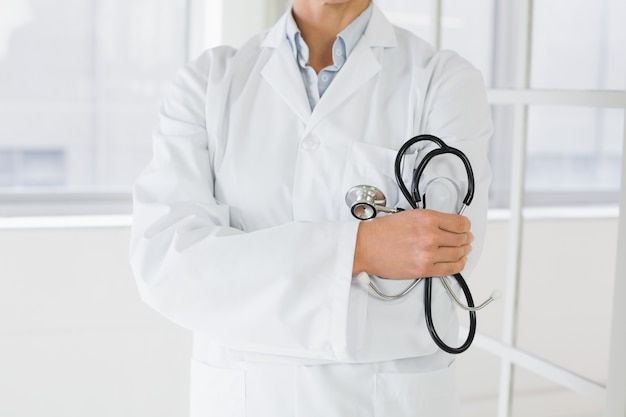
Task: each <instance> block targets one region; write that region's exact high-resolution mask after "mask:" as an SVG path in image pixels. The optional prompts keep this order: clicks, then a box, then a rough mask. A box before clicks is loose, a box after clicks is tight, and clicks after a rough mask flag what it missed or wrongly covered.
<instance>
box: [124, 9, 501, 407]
mask: <svg viewBox="0 0 626 417" xmlns="http://www.w3.org/2000/svg"><path fill="white" fill-rule="evenodd" d="M159 116H160V121H159V123H158V126H157V127H156V129H155V130H154V134H153V141H154V148H153V151H154V155H153V159H152V161H151V162H150V164H149V165H148V167H147V168H146V169H145V170H144V171H143V173H142V174H141V175H140V177H139V178H138V180H137V183H136V186H135V190H134V220H133V228H132V239H131V240H132V242H131V250H130V257H131V264H132V266H133V270H134V273H135V275H136V279H137V283H138V287H139V290H140V294H141V296H142V298H143V300H145V302H146V303H148V304H149V305H151V306H152V307H153V308H155V309H156V310H158V311H159V312H161V313H162V314H164V315H165V316H166V317H168V318H170V319H171V320H173V321H174V322H176V323H178V324H179V325H181V326H184V327H185V328H188V329H191V330H192V331H193V332H194V350H193V360H192V371H191V378H192V381H191V407H190V409H191V415H192V416H193V417H199V416H219V417H244V416H247V417H261V416H263V417H288V416H289V417H296V416H298V417H320V416H324V417H347V416H358V417H381V416H385V417H408V416H420V417H421V416H437V417H447V416H450V417H452V416H456V415H457V403H456V401H455V389H454V385H455V384H454V374H453V371H452V369H453V368H452V367H451V365H452V362H453V359H452V357H451V356H450V355H448V354H446V353H445V352H442V351H441V350H439V349H438V348H437V346H436V345H435V344H434V342H433V341H432V339H431V337H430V336H429V334H428V331H427V328H426V325H425V320H424V313H423V310H424V308H423V302H422V299H423V288H422V287H423V285H419V286H418V287H417V288H416V289H415V290H414V291H413V292H411V293H410V294H409V295H407V296H406V297H404V298H403V299H401V300H399V301H396V302H391V303H388V302H383V301H380V300H378V299H376V298H373V297H371V296H369V295H368V291H367V288H365V287H364V286H363V285H362V284H360V283H359V282H358V281H357V280H356V279H355V278H354V277H355V275H356V274H357V273H359V272H361V271H366V272H368V273H369V274H372V275H376V276H379V277H384V278H385V279H379V285H381V286H383V287H384V289H386V290H388V292H390V293H393V292H395V291H397V289H400V288H404V287H405V286H406V285H407V282H408V281H406V280H407V279H411V278H415V277H430V276H446V275H450V274H453V273H456V272H459V271H462V270H465V272H466V273H467V272H468V270H469V269H471V265H472V264H474V263H475V261H476V257H477V255H476V254H477V252H478V250H477V249H478V248H480V246H481V242H482V235H483V229H484V223H485V214H486V201H487V186H488V182H489V179H490V171H489V167H488V163H487V159H486V155H487V141H488V138H489V136H490V135H491V131H492V127H491V122H490V115H489V110H488V106H487V103H486V97H485V92H484V87H483V83H482V79H481V76H480V74H479V73H478V72H477V71H476V69H474V68H473V67H472V66H471V65H469V64H468V63H467V62H466V61H465V60H463V59H462V58H460V57H459V56H458V55H456V54H454V53H450V52H437V51H434V50H433V49H432V48H431V47H430V46H429V45H428V44H426V43H425V42H424V41H422V40H420V39H419V38H417V37H415V36H414V35H412V34H410V33H409V32H407V31H405V30H402V29H399V28H397V27H395V26H392V25H391V24H390V23H389V22H388V21H387V20H386V18H385V17H384V15H383V14H382V13H381V11H380V10H379V9H378V8H377V7H376V5H374V4H372V3H371V2H370V1H369V0H295V1H294V2H293V4H292V6H291V7H290V9H289V10H288V11H287V12H286V14H285V15H284V16H283V17H282V18H281V19H280V20H279V22H278V23H276V25H275V26H274V27H273V28H271V29H270V30H268V31H267V32H265V33H262V34H260V35H258V36H256V37H254V38H252V39H251V40H250V41H249V42H247V43H246V44H245V45H244V46H242V47H241V48H240V49H238V50H236V49H233V48H230V47H219V48H214V49H210V50H208V51H206V52H205V53H204V54H203V55H202V56H200V57H199V58H198V59H197V60H195V61H194V62H192V63H190V64H189V65H187V66H186V67H185V68H184V69H183V70H182V71H181V72H180V73H179V75H178V77H177V79H176V81H175V83H174V84H173V88H172V90H171V92H170V93H169V95H168V97H167V98H166V100H165V101H164V103H163V106H162V109H161V111H160V115H159ZM420 133H430V134H434V135H437V136H439V137H441V138H443V139H444V140H446V141H447V142H448V143H449V144H450V145H451V146H455V147H457V148H459V149H460V150H462V151H463V152H465V153H466V154H467V156H468V157H469V159H470V161H471V162H472V164H473V167H474V171H475V177H476V193H475V198H474V203H473V204H472V205H471V207H470V208H469V209H468V210H467V211H466V213H465V215H466V216H467V217H465V216H459V215H456V214H445V213H441V212H436V211H431V210H407V211H404V212H402V213H399V214H394V215H389V216H385V217H379V218H376V219H373V220H369V221H366V222H358V221H356V220H354V219H352V218H351V215H350V210H349V209H348V208H347V207H346V205H345V202H344V195H345V193H346V191H347V190H348V189H349V188H350V187H352V186H354V185H358V184H371V185H375V186H377V187H378V188H380V189H382V190H383V191H384V192H385V194H386V195H387V198H388V205H402V204H403V203H402V202H401V201H400V198H399V192H398V190H397V186H396V184H395V182H394V180H393V178H394V177H393V175H394V174H393V162H394V159H395V156H396V151H397V150H398V148H399V147H400V146H401V145H402V144H403V143H404V141H406V140H407V139H409V138H411V137H412V136H415V135H416V134H420ZM420 152H421V151H420V149H417V150H416V151H415V152H414V153H413V154H411V155H409V156H408V157H409V158H417V157H419V153H420ZM404 165H405V168H404V169H405V170H406V173H405V174H406V175H407V177H410V172H411V168H412V167H411V164H410V163H406V164H404ZM434 170H435V171H436V172H434V173H431V174H430V175H441V176H446V177H453V178H455V179H457V181H458V182H460V183H461V184H465V185H466V182H467V181H466V179H465V172H464V171H463V169H462V167H458V166H457V165H455V164H454V163H450V162H445V161H442V162H441V163H439V164H437V166H436V167H435V168H434ZM470 219H471V222H472V232H470ZM472 233H473V234H472ZM474 236H476V239H475V240H474ZM472 241H473V243H472ZM470 244H471V245H470ZM471 246H473V247H474V251H473V252H472V255H471V256H468V254H469V252H470V249H471ZM468 259H469V262H467V261H468ZM440 292H442V293H443V290H440ZM435 300H436V301H435V302H434V303H433V307H432V308H433V315H434V316H435V322H436V325H437V329H438V332H439V334H440V335H443V336H444V339H446V340H448V341H451V342H452V343H454V342H455V341H456V340H457V337H456V336H457V334H458V323H457V321H456V315H455V312H454V309H453V307H452V306H451V303H450V302H449V299H448V297H447V296H444V295H442V296H439V297H438V294H435Z"/></svg>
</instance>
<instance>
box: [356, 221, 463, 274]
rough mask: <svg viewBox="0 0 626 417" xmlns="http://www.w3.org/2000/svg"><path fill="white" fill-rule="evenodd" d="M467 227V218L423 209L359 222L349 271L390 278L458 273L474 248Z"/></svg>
mask: <svg viewBox="0 0 626 417" xmlns="http://www.w3.org/2000/svg"><path fill="white" fill-rule="evenodd" d="M470 226H471V224H470V221H469V219H468V218H467V217H464V216H461V215H458V214H448V213H441V212H438V211H433V210H421V209H420V210H405V211H402V212H400V213H397V214H393V215H388V216H383V217H377V218H374V219H372V220H367V221H362V222H361V223H360V224H359V229H358V233H357V240H356V249H355V253H354V264H353V271H352V272H353V273H359V272H362V271H365V272H367V273H368V274H373V275H377V276H379V277H381V278H389V279H413V278H423V277H441V276H448V275H453V274H456V273H458V272H461V271H462V270H463V268H465V262H466V261H467V255H468V254H469V253H470V251H471V250H472V247H471V243H472V240H474V236H473V235H472V233H471V232H470Z"/></svg>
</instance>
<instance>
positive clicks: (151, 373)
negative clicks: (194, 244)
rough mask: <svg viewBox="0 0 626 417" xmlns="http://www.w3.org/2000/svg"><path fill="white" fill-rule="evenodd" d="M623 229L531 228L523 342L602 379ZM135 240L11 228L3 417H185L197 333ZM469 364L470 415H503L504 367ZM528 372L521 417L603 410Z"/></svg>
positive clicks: (490, 255) (488, 273)
mask: <svg viewBox="0 0 626 417" xmlns="http://www.w3.org/2000/svg"><path fill="white" fill-rule="evenodd" d="M616 225H617V220H616V219H599V220H598V219H596V220H553V221H542V220H533V221H529V222H528V224H527V227H526V229H525V237H526V244H525V246H524V268H523V269H524V271H523V281H522V288H521V293H522V294H521V300H520V303H521V304H520V308H521V313H522V315H523V318H522V320H521V321H520V337H519V340H520V345H521V346H522V347H524V348H525V349H527V350H528V351H530V352H532V353H534V354H537V355H539V356H542V357H544V358H547V359H549V360H551V361H553V362H555V363H557V364H560V365H562V366H566V367H568V368H572V369H574V370H575V371H576V372H578V373H580V374H582V375H585V376H587V377H588V378H590V379H593V380H597V381H600V382H603V381H605V380H606V377H607V372H608V371H607V365H606V364H607V360H608V338H609V324H610V323H609V322H610V320H609V318H610V307H611V305H610V304H611V300H612V298H611V296H610V294H611V289H612V280H613V277H614V265H615V262H614V260H615V242H616V229H617V226H616ZM488 227H489V229H488V235H487V236H488V238H487V243H486V248H485V252H484V254H483V257H482V260H481V263H480V265H479V266H478V268H477V270H476V272H475V274H474V275H473V277H472V278H471V279H470V286H471V287H472V289H473V292H474V295H475V298H477V299H479V300H482V299H483V298H485V297H486V296H488V294H489V293H490V292H491V289H493V288H498V287H499V288H500V289H503V285H504V284H503V280H502V277H503V276H504V271H505V262H506V259H505V256H506V241H507V234H508V224H507V222H505V221H491V222H490V223H489V226H488ZM127 242H128V228H127V227H107V228H99V227H98V228H54V229H2V228H0V254H1V255H0V416H12V417H39V416H46V417H55V416H59V417H61V416H63V417H84V416H90V417H100V416H107V417H108V416H133V417H143V416H146V417H148V416H149V417H158V416H163V417H165V416H168V417H170V416H184V415H186V410H187V391H188V381H187V379H188V368H187V364H188V358H189V356H190V345H191V336H190V334H189V332H187V331H185V330H183V329H180V328H178V327H176V326H174V325H172V324H170V323H169V322H167V321H166V320H165V319H163V318H161V316H159V315H158V314H157V313H155V312H153V311H152V310H150V309H149V308H147V307H145V306H144V305H143V304H142V303H141V301H140V300H139V297H138V295H137V291H136V288H135V285H134V281H133V278H132V276H131V273H130V270H129V267H128V264H127ZM501 312H502V306H501V305H498V304H496V305H495V306H492V307H489V308H488V309H486V310H484V311H482V312H480V313H479V314H478V329H479V331H480V332H485V333H486V334H488V335H492V336H494V337H497V336H498V335H499V333H500V330H501V329H500V327H501V321H500V317H501ZM458 363H459V366H458V372H459V380H460V390H461V395H462V400H463V409H464V415H465V416H481V417H483V416H494V415H496V392H497V387H498V369H499V368H498V367H499V362H498V360H497V359H495V358H493V357H491V356H490V355H487V354H486V353H485V352H483V351H481V350H479V349H471V350H470V351H469V352H467V353H466V354H465V355H463V356H462V357H461V358H460V359H459V361H458ZM519 374H520V375H519V378H518V380H517V381H518V382H519V384H518V393H517V396H516V408H515V410H516V415H520V416H521V415H532V416H534V417H541V416H543V415H546V416H548V415H550V416H557V415H565V414H563V413H565V412H566V411H567V409H568V407H569V408H573V409H575V410H577V411H580V413H579V415H595V414H593V413H595V412H597V410H598V405H597V404H594V403H593V402H590V401H589V400H586V399H584V398H579V397H578V396H576V395H574V394H569V393H567V392H565V391H563V390H560V389H559V387H556V386H554V385H553V384H550V383H548V382H546V381H543V380H541V379H539V378H536V377H534V376H532V375H530V374H528V373H524V372H520V373H519ZM600 409H601V408H600ZM584 413H587V414H584Z"/></svg>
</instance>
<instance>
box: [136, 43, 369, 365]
mask: <svg viewBox="0 0 626 417" xmlns="http://www.w3.org/2000/svg"><path fill="white" fill-rule="evenodd" d="M231 53H232V51H230V50H227V49H218V50H213V51H211V52H209V53H207V54H205V55H204V56H202V57H201V58H200V59H199V60H198V61H197V62H195V63H193V64H191V65H189V66H187V67H186V68H185V69H184V70H183V71H182V72H181V73H180V74H179V76H178V77H177V80H176V82H175V83H174V85H173V89H172V91H171V93H170V94H169V96H168V98H167V99H166V100H165V102H164V104H163V106H162V109H161V111H160V115H159V116H160V117H159V123H158V126H157V127H156V129H155V130H154V133H153V146H154V148H153V158H152V160H151V162H150V163H149V165H148V166H147V167H146V168H145V170H144V171H143V172H142V173H141V174H140V176H139V178H138V180H137V181H136V184H135V188H134V195H133V202H134V208H133V225H132V233H131V247H130V260H131V266H132V269H133V272H134V274H135V277H136V281H137V285H138V288H139V292H140V295H141V297H142V299H143V300H144V301H145V302H146V303H147V304H149V305H150V306H152V307H153V308H154V309H156V310H157V311H159V312H161V313H162V314H163V315H165V316H166V317H168V318H170V319H171V320H172V321H174V322H176V323H178V324H179V325H181V326H183V327H185V328H188V329H191V330H193V331H196V332H200V333H203V334H205V335H208V336H209V337H211V339H212V340H214V341H215V342H216V343H219V344H220V345H222V346H225V347H228V348H230V349H233V350H238V351H248V352H255V353H262V354H269V355H279V356H286V357H294V358H310V359H314V360H321V361H334V360H338V359H346V357H345V355H346V353H345V352H346V351H347V346H346V344H347V341H346V334H347V325H348V304H349V295H350V285H351V278H352V262H353V253H354V245H355V240H356V232H357V227H358V223H357V222H315V223H313V222H288V223H285V224H282V225H280V226H277V227H271V228H265V229H262V230H258V231H254V232H249V233H244V232H243V231H241V230H238V229H236V228H233V227H231V226H230V221H229V208H228V207H226V206H224V205H221V204H219V203H218V202H216V200H215V198H214V193H213V187H214V185H213V184H214V176H213V167H212V166H211V162H210V161H211V155H210V150H209V148H208V145H207V143H208V138H207V129H206V126H205V120H206V118H205V115H204V112H205V100H213V99H215V100H220V98H219V97H205V94H206V91H207V89H206V86H207V82H218V81H219V79H220V78H221V77H227V76H228V74H227V71H225V69H224V62H227V61H228V54H231ZM220 54H221V55H220ZM218 55H219V59H217V57H218Z"/></svg>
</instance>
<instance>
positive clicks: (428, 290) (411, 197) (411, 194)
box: [370, 135, 486, 354]
mask: <svg viewBox="0 0 626 417" xmlns="http://www.w3.org/2000/svg"><path fill="white" fill-rule="evenodd" d="M424 141H429V142H433V143H435V144H437V145H438V146H439V148H437V149H434V150H432V151H430V152H428V153H427V154H426V155H425V156H424V158H423V159H422V160H421V161H420V163H419V164H418V166H417V168H416V169H415V170H414V171H413V176H412V181H411V188H412V189H411V190H410V191H409V189H408V188H407V186H406V184H405V183H404V179H403V178H402V161H403V158H404V155H405V154H406V152H407V151H408V150H409V148H411V146H413V145H415V144H417V143H419V142H424ZM447 154H450V155H454V156H456V157H457V158H459V159H460V160H461V162H462V163H463V166H464V167H465V172H466V174H467V180H468V184H467V193H466V195H465V197H464V199H463V205H462V207H461V210H460V211H459V214H462V213H463V211H464V210H465V208H466V207H467V206H469V205H470V204H471V202H472V199H473V198H474V172H473V170H472V166H471V164H470V162H469V159H468V158H467V156H466V155H465V154H464V153H463V152H461V151H460V150H458V149H457V148H453V147H451V146H448V145H447V144H446V143H445V142H444V141H443V140H441V139H440V138H438V137H437V136H433V135H418V136H415V137H413V138H411V139H409V140H408V141H406V142H405V143H404V144H403V145H402V146H401V147H400V149H399V150H398V154H397V155H396V160H395V164H394V173H395V176H396V183H397V184H398V187H399V188H400V191H401V192H402V194H403V195H404V197H405V198H406V200H407V202H408V203H409V204H410V205H411V207H413V208H414V209H416V208H426V202H425V201H422V197H421V195H420V191H419V180H420V178H421V177H422V175H423V173H424V170H425V169H426V166H427V165H428V163H429V162H430V161H431V160H432V159H433V158H435V157H437V156H440V155H447ZM453 277H454V278H455V279H456V281H457V283H458V284H459V286H460V287H461V289H462V291H463V294H464V295H465V299H466V301H467V307H465V306H463V303H461V302H460V300H458V297H456V295H455V294H454V291H453V290H452V288H450V286H449V285H448V283H447V281H443V284H444V286H445V287H446V290H447V291H448V293H449V294H450V295H451V296H452V297H453V298H454V301H455V302H456V304H458V305H460V306H461V307H462V308H464V309H465V310H466V311H467V312H468V313H469V321H470V325H469V330H468V334H467V338H466V339H465V341H464V342H463V343H462V344H461V345H460V346H459V347H453V346H450V345H448V344H446V343H445V342H444V341H443V340H442V339H441V337H440V336H439V334H438V333H437V330H436V328H435V324H434V321H433V315H432V279H433V278H432V277H427V278H422V279H424V282H425V284H424V312H425V314H424V315H425V317H426V326H427V327H428V332H429V333H430V335H431V337H432V339H433V341H434V342H435V344H436V345H437V346H439V348H440V349H442V350H443V351H445V352H447V353H451V354H459V353H462V352H465V351H466V350H467V349H468V348H469V347H470V345H471V344H472V341H473V340H474V336H475V334H476V310H477V309H478V308H475V306H474V300H473V298H472V294H471V292H470V289H469V287H468V285H467V283H466V282H465V279H464V278H463V276H462V275H461V274H460V273H457V274H454V275H453ZM439 279H441V280H445V279H446V278H445V277H441V278H439ZM420 280H421V279H416V280H414V281H413V283H412V284H411V285H410V286H409V287H411V289H412V288H413V287H414V286H415V285H417V283H418V282H419V281H420ZM371 286H372V285H370V287H371ZM408 291H410V290H409V288H407V289H406V290H405V291H403V293H405V294H406V293H407V292H408ZM484 305H486V303H483V305H481V307H480V308H482V307H483V306H484Z"/></svg>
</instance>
